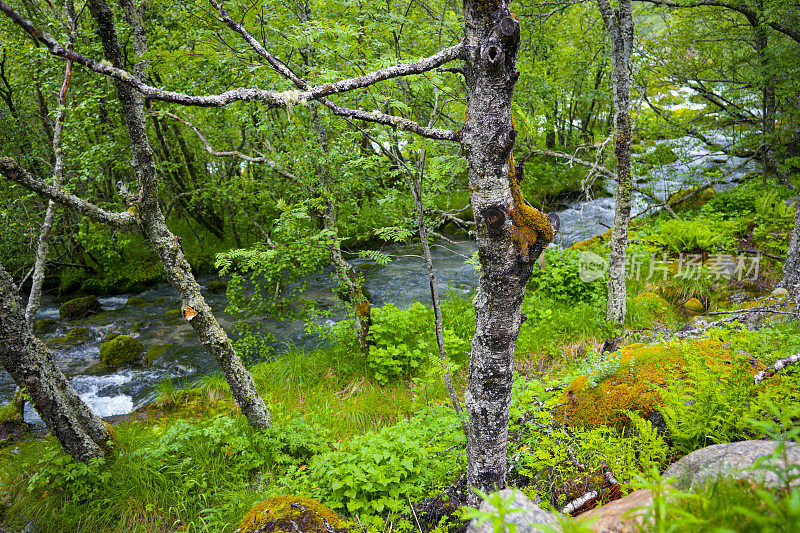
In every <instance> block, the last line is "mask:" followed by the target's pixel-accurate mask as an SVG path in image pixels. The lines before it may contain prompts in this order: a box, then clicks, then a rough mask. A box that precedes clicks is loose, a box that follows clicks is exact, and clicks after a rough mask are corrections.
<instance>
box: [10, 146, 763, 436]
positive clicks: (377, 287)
mask: <svg viewBox="0 0 800 533" xmlns="http://www.w3.org/2000/svg"><path fill="white" fill-rule="evenodd" d="M715 140H717V141H728V140H729V139H726V138H725V137H724V136H723V135H722V134H717V135H716V136H715ZM673 142H674V141H673ZM679 155H680V157H679V159H678V161H676V162H675V163H673V164H670V165H665V166H663V167H660V168H659V170H658V175H657V176H656V179H655V181H651V182H650V184H649V186H650V187H651V188H652V190H653V192H654V193H655V194H656V195H658V196H659V197H661V198H665V197H667V196H668V195H669V194H670V193H673V192H675V191H677V190H678V189H679V188H681V187H682V186H685V184H687V183H690V184H691V183H693V182H694V180H696V179H697V177H698V176H699V174H700V171H701V169H703V168H705V167H707V166H708V165H709V164H715V165H718V166H719V167H720V168H723V169H726V168H727V169H728V170H730V169H734V168H736V167H737V166H739V165H740V163H741V160H739V159H737V158H726V157H725V156H724V154H721V153H714V152H709V151H708V150H706V149H705V148H704V147H703V146H701V145H700V143H699V142H697V141H695V140H693V139H690V138H684V139H681V140H680V151H679ZM751 170H753V168H750V167H748V166H743V167H741V168H738V169H737V170H736V171H735V172H733V173H732V174H730V175H729V176H728V177H727V181H726V183H723V184H721V185H719V186H715V189H717V190H718V191H719V190H722V189H726V188H730V187H732V186H733V185H734V184H735V183H736V182H738V181H739V180H740V179H741V178H742V177H743V176H744V174H745V173H746V172H748V171H751ZM605 187H607V188H608V190H609V192H611V191H612V189H613V188H612V186H611V184H606V185H605ZM648 205H649V204H648V201H647V200H646V199H645V198H643V197H642V196H641V195H640V194H638V193H637V194H635V195H634V207H633V213H634V214H636V213H639V212H641V211H643V210H644V209H645V208H646V207H647V206H648ZM556 212H557V213H558V215H559V217H560V218H561V231H560V233H559V235H557V237H556V245H559V246H562V247H565V248H566V247H568V246H571V245H572V244H574V243H575V242H577V241H580V240H583V239H587V238H590V237H592V236H594V235H597V234H599V233H602V232H604V231H606V230H607V229H608V227H610V225H611V223H612V220H613V215H614V199H613V198H608V197H604V198H595V199H582V200H578V201H573V202H571V203H569V204H568V205H566V206H565V207H564V208H563V209H561V210H559V211H556ZM475 250H476V245H475V243H474V242H472V241H469V240H461V241H459V242H457V243H456V244H452V243H450V242H447V241H443V240H439V241H437V242H436V246H434V247H433V249H432V253H433V258H434V263H435V266H436V269H437V276H438V281H439V289H440V291H442V294H447V293H448V292H449V291H455V292H457V293H458V294H460V295H463V296H470V295H471V294H472V293H473V292H474V290H475V287H476V285H477V281H478V276H477V274H476V272H475V271H474V270H473V268H472V267H471V266H470V265H468V264H466V263H465V262H464V261H465V259H466V257H469V256H470V255H471V254H472V253H473V252H474V251H475ZM383 251H384V252H385V253H388V254H391V255H392V256H394V259H393V260H392V261H391V262H390V263H388V264H387V265H376V264H375V263H374V262H372V261H369V260H366V259H354V260H352V264H353V265H354V266H355V267H356V268H357V270H358V271H359V272H362V273H363V274H364V278H365V282H366V287H367V289H368V291H369V293H370V295H371V300H372V304H373V306H381V305H384V304H386V303H389V302H392V303H395V304H397V305H399V306H406V305H408V304H410V303H412V302H414V301H423V302H427V301H429V297H430V293H429V289H428V281H427V273H426V271H425V266H424V263H423V261H422V260H421V258H420V257H419V255H420V253H421V251H420V249H419V246H418V245H388V246H385V247H384V249H383ZM212 279H215V278H213V277H212V276H205V277H201V278H200V279H199V281H200V283H201V284H202V285H205V284H206V283H208V282H209V281H210V280H212ZM306 281H307V287H308V288H307V290H306V293H305V296H306V297H307V298H310V299H313V300H315V301H317V302H318V303H319V305H320V306H321V307H323V308H334V307H335V306H336V299H335V297H334V295H333V292H332V289H333V288H334V286H335V283H334V280H333V276H332V271H331V270H330V268H328V269H326V270H325V271H323V272H319V273H315V274H312V275H310V276H309V277H308V278H307V280H306ZM204 295H205V297H206V298H207V300H208V302H209V304H210V305H211V307H212V309H213V310H214V313H215V314H216V315H217V317H218V320H219V322H220V324H221V325H222V326H223V327H224V328H225V329H226V330H227V331H229V332H230V331H232V329H233V323H234V321H235V317H232V316H230V315H229V314H227V313H225V307H226V298H225V295H224V294H214V293H212V292H209V291H207V290H206V291H204ZM131 296H139V297H141V298H143V299H144V301H145V302H146V303H144V304H138V305H126V302H127V301H128V298H130V297H131ZM99 300H100V303H101V305H102V306H103V309H104V311H103V312H101V313H99V314H97V315H94V316H92V317H89V318H86V319H83V320H77V321H73V322H69V323H67V322H66V321H61V320H60V319H59V316H58V305H57V304H56V303H55V302H54V301H53V299H52V298H51V297H48V296H45V297H44V298H43V301H42V306H41V308H40V310H39V313H38V315H37V318H55V319H58V323H57V326H56V327H55V329H53V330H51V331H48V332H47V333H46V334H43V335H42V338H43V340H45V341H46V340H48V339H50V338H53V337H55V336H59V335H64V334H66V332H67V331H69V330H70V329H71V328H74V327H78V326H84V327H86V328H88V329H89V330H90V332H91V335H90V338H89V339H88V340H87V341H86V342H83V343H81V344H78V345H77V346H75V347H72V348H69V349H64V350H58V349H56V350H53V351H52V353H53V357H54V358H55V359H56V362H57V363H58V365H59V367H60V368H62V369H63V370H64V372H65V373H66V374H67V376H69V377H70V379H71V381H72V385H73V386H74V387H75V389H76V390H77V391H78V393H79V394H80V396H81V397H82V398H83V399H84V400H85V401H86V402H87V404H88V405H89V406H90V407H91V408H92V409H93V410H94V411H95V412H96V413H97V414H98V415H100V416H109V415H116V414H125V413H128V412H131V411H133V410H134V409H136V408H138V407H140V406H142V405H144V404H146V403H148V402H150V401H152V400H153V399H155V398H156V397H157V395H158V392H157V391H158V385H159V384H160V383H161V382H162V381H164V380H168V379H170V380H174V381H175V382H176V383H178V384H186V383H191V382H192V381H194V380H196V379H198V378H199V377H201V376H203V375H204V374H207V373H209V372H214V371H216V370H217V369H216V364H215V363H214V361H213V359H212V358H211V356H210V355H208V353H207V352H206V351H205V350H204V349H203V348H202V347H201V346H200V345H199V343H198V341H197V338H196V336H195V335H194V333H193V331H192V330H191V328H190V327H189V326H188V324H187V323H186V322H184V321H183V320H182V319H181V318H180V317H178V316H172V317H167V316H165V315H164V313H166V312H167V311H169V310H172V309H177V308H178V307H179V306H180V300H179V298H178V297H177V293H176V292H175V290H174V289H172V287H170V286H169V285H167V284H166V283H164V284H160V285H158V286H155V287H153V288H151V289H148V290H146V291H144V292H141V293H137V294H122V295H118V296H109V297H103V298H100V299H99ZM340 318H341V316H340V315H335V314H334V315H333V316H332V317H328V318H324V319H321V320H322V321H328V323H329V324H331V323H333V321H335V320H338V319H340ZM137 322H141V324H140V325H139V328H138V330H137V333H136V334H135V335H138V339H139V341H141V342H142V343H143V344H144V346H145V349H147V348H149V347H151V346H154V345H165V344H169V343H172V346H171V347H170V348H168V349H167V350H166V351H165V352H164V353H163V355H161V356H160V357H158V358H157V359H156V360H155V361H154V362H153V364H151V365H150V366H146V367H145V366H125V367H120V368H115V369H109V368H103V367H102V366H100V365H99V364H98V361H99V347H100V344H101V340H102V339H103V337H105V336H106V335H107V334H108V333H112V332H113V333H123V334H128V335H130V334H132V333H133V331H134V326H135V324H136V323H137ZM261 327H263V328H264V329H265V330H266V331H269V332H270V333H272V334H273V335H274V336H275V338H276V339H277V340H276V342H275V344H276V348H277V349H278V350H280V348H281V347H282V346H286V345H287V344H291V345H295V346H300V347H303V346H312V345H314V344H315V343H318V342H319V340H318V339H317V337H316V336H314V335H311V334H308V333H307V332H306V331H305V328H304V323H303V321H301V320H293V321H289V320H287V321H281V322H277V321H269V320H265V321H262V324H261ZM13 392H14V383H13V381H12V380H11V378H10V376H9V375H8V374H7V373H6V372H5V371H2V370H0V403H2V402H8V401H10V399H11V397H12V395H13ZM25 419H26V420H27V421H29V422H40V420H39V417H38V415H37V414H36V412H35V411H34V410H33V409H32V408H31V406H30V404H29V403H26V412H25Z"/></svg>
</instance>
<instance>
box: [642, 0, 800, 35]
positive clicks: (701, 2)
mask: <svg viewBox="0 0 800 533" xmlns="http://www.w3.org/2000/svg"><path fill="white" fill-rule="evenodd" d="M644 1H645V2H649V3H651V4H656V5H661V6H669V7H676V8H677V7H698V6H711V7H721V8H724V9H730V10H731V11H736V12H737V13H740V14H742V15H744V16H745V17H746V18H747V20H748V21H750V22H756V23H759V22H763V23H765V24H767V25H768V26H769V27H770V28H772V29H773V30H775V31H777V32H780V33H782V34H784V35H786V36H787V37H789V38H790V39H793V40H795V41H797V42H799V43H800V30H798V29H797V28H796V27H792V26H787V25H785V24H781V23H780V22H778V21H775V20H766V21H765V20H763V19H764V14H763V13H759V12H758V11H756V10H755V9H752V8H751V7H750V6H748V5H747V4H746V3H745V2H741V1H736V2H725V1H723V0H690V1H681V2H676V1H675V0H644Z"/></svg>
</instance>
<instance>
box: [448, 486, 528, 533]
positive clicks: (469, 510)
mask: <svg viewBox="0 0 800 533" xmlns="http://www.w3.org/2000/svg"><path fill="white" fill-rule="evenodd" d="M472 490H474V491H475V494H477V495H478V496H480V497H481V500H483V501H486V502H488V503H489V504H490V505H491V506H492V507H493V509H492V510H491V511H481V510H480V509H475V508H474V507H464V508H462V514H461V516H462V518H464V519H465V520H472V519H475V520H477V522H478V524H483V523H485V522H491V523H492V531H493V533H506V532H508V533H517V525H516V524H514V523H511V522H508V521H506V516H508V515H510V514H512V513H521V512H522V509H516V508H512V507H511V504H513V503H514V495H513V494H512V495H511V496H509V497H508V499H505V500H504V499H503V497H502V496H501V495H500V493H499V492H493V493H492V494H486V493H485V492H483V491H481V490H478V489H475V488H473V489H472Z"/></svg>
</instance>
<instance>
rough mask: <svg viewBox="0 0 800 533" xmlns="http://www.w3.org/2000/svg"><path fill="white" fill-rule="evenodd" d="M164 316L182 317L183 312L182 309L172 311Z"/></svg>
mask: <svg viewBox="0 0 800 533" xmlns="http://www.w3.org/2000/svg"><path fill="white" fill-rule="evenodd" d="M164 316H165V317H167V318H172V317H176V316H181V310H180V309H170V310H169V311H167V312H165V313H164Z"/></svg>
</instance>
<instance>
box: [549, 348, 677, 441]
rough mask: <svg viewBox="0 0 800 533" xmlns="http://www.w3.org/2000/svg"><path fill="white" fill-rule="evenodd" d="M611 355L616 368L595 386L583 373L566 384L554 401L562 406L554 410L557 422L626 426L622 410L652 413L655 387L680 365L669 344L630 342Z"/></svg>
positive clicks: (573, 424)
mask: <svg viewBox="0 0 800 533" xmlns="http://www.w3.org/2000/svg"><path fill="white" fill-rule="evenodd" d="M614 356H615V357H617V358H618V361H619V365H618V367H617V370H616V372H615V373H614V374H613V375H611V376H608V377H607V378H605V379H603V380H602V381H600V382H599V383H597V385H596V386H593V384H592V383H590V382H589V376H587V375H583V376H578V377H576V378H575V379H574V380H573V381H572V383H570V384H569V386H568V387H567V388H566V389H565V390H564V393H563V395H562V396H561V399H559V401H558V402H557V403H558V404H559V405H561V406H562V407H560V408H559V409H557V410H556V411H555V415H554V416H555V419H556V421H557V422H559V423H563V424H567V425H570V426H574V427H590V428H591V427H597V426H601V425H609V426H615V427H617V428H623V427H626V426H627V425H628V423H629V420H628V417H627V416H626V415H625V414H624V413H623V412H622V411H623V410H629V411H635V412H637V413H639V415H640V416H642V417H645V418H646V417H648V416H650V415H652V414H653V413H654V412H656V411H657V408H658V402H659V397H658V393H657V392H656V391H657V390H658V389H659V388H660V387H661V386H662V385H663V384H664V383H665V380H666V378H667V376H671V375H674V374H675V369H676V368H680V367H682V366H683V357H682V352H681V350H680V349H679V348H677V347H675V346H670V345H667V346H664V345H657V346H649V347H648V346H644V345H643V344H640V343H637V344H631V345H630V346H626V347H625V348H621V349H619V350H617V352H615V353H614V354H613V355H612V357H614Z"/></svg>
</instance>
